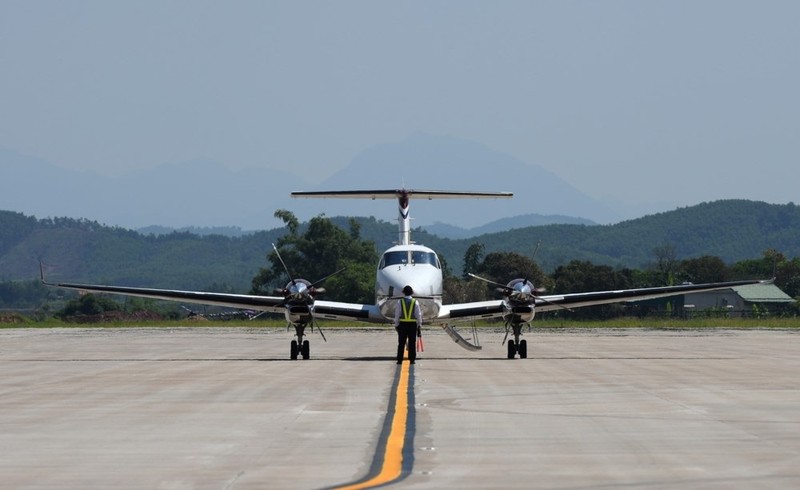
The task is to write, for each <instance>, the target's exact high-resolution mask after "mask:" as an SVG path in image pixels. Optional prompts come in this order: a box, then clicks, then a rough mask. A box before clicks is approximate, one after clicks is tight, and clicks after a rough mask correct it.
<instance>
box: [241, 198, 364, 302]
mask: <svg viewBox="0 0 800 490" xmlns="http://www.w3.org/2000/svg"><path fill="white" fill-rule="evenodd" d="M275 217H277V218H281V219H282V220H283V221H284V223H286V225H287V228H288V230H289V233H288V234H287V235H284V236H283V237H281V238H279V239H278V241H277V244H276V248H277V249H278V250H279V251H280V257H281V258H283V262H284V263H285V264H286V267H287V268H288V274H290V275H291V276H292V277H288V276H287V271H285V270H284V268H283V264H281V261H280V258H279V257H278V254H277V253H276V252H275V250H272V251H271V252H270V253H269V254H268V255H267V260H268V262H269V263H270V265H271V267H268V268H262V269H261V270H260V271H259V272H258V274H257V275H256V276H255V277H254V278H253V280H252V289H251V292H252V294H273V289H274V288H276V287H281V286H283V285H284V284H286V283H287V282H288V281H289V280H290V279H300V278H302V279H306V280H308V281H311V282H312V283H313V282H315V281H319V280H320V279H322V278H324V277H326V276H328V275H330V274H333V273H334V272H336V271H338V270H340V269H343V268H344V269H345V270H344V271H342V272H340V273H338V274H336V275H334V276H332V277H330V278H328V279H326V280H325V284H324V287H325V289H326V290H327V292H328V294H329V295H330V296H331V297H334V298H336V299H337V300H341V301H349V302H357V303H366V302H369V301H372V300H374V298H373V297H372V295H373V294H374V281H375V276H374V267H375V264H376V263H377V262H378V256H377V253H376V252H375V244H374V243H373V242H371V241H365V240H362V239H361V238H360V233H359V227H358V225H357V223H356V222H355V221H353V220H351V221H350V230H349V233H348V232H345V231H344V230H342V229H341V228H339V227H337V226H336V225H334V224H333V223H332V222H331V221H330V220H329V219H328V218H326V217H325V216H324V215H319V216H317V217H314V218H312V219H311V220H310V221H309V222H308V227H307V228H306V230H305V232H304V233H303V234H298V230H299V226H298V221H297V218H296V217H295V216H294V214H292V213H291V212H289V211H286V210H278V211H276V212H275Z"/></svg>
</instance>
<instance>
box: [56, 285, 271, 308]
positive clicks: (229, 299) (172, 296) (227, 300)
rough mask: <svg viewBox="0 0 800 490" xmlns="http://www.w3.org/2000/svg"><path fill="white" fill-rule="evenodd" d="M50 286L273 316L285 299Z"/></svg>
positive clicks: (137, 289) (200, 292)
mask: <svg viewBox="0 0 800 490" xmlns="http://www.w3.org/2000/svg"><path fill="white" fill-rule="evenodd" d="M44 284H46V285H48V286H55V287H59V288H66V289H75V290H78V291H84V292H88V293H106V294H119V295H122V296H136V297H139V298H151V299H160V300H166V301H178V302H182V303H195V304H201V305H214V306H227V307H230V308H243V309H252V310H259V311H269V312H274V313H281V312H283V308H284V307H283V302H284V299H283V298H282V297H280V296H256V295H249V294H228V293H206V292H203V291H180V290H177V289H153V288H132V287H125V286H103V285H96V284H72V283H57V284H51V283H47V282H45V283H44Z"/></svg>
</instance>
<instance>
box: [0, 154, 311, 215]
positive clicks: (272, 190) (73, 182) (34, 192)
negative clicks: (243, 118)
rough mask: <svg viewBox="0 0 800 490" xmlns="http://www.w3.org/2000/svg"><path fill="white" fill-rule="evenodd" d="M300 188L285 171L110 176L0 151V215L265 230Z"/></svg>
mask: <svg viewBox="0 0 800 490" xmlns="http://www.w3.org/2000/svg"><path fill="white" fill-rule="evenodd" d="M305 187H307V185H306V184H304V183H303V182H302V181H301V180H300V179H298V178H297V177H295V176H294V175H292V174H290V173H287V172H283V171H275V170H270V169H266V168H251V169H246V170H242V171H232V170H229V169H228V168H226V167H225V166H223V165H222V164H221V163H219V162H215V161H213V160H192V161H187V162H182V163H175V164H164V165H160V166H157V167H155V168H152V169H148V170H145V171H141V172H136V173H132V174H128V175H125V176H122V177H118V178H111V177H105V176H102V175H99V174H96V173H90V172H74V171H71V170H65V169H62V168H60V167H58V166H57V165H54V164H52V163H50V162H46V161H44V160H41V159H38V158H34V157H30V156H25V155H20V154H18V153H16V152H13V151H10V150H7V149H1V148H0V209H7V210H13V211H19V212H22V213H26V214H33V215H37V216H41V217H47V216H52V217H55V216H81V217H84V218H86V219H90V220H95V221H98V222H100V223H104V224H108V225H113V226H123V227H127V228H140V227H145V226H153V225H158V226H167V227H185V226H198V227H208V226H235V227H241V228H244V229H246V230H265V229H269V228H273V227H276V226H280V225H281V224H282V223H281V222H280V221H278V220H276V219H275V218H274V217H273V214H274V212H275V210H276V209H279V208H281V207H284V208H286V207H288V206H289V204H290V202H289V191H290V190H293V189H301V188H305Z"/></svg>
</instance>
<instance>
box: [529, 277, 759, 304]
mask: <svg viewBox="0 0 800 490" xmlns="http://www.w3.org/2000/svg"><path fill="white" fill-rule="evenodd" d="M771 282H772V281H771V280H768V281H758V280H749V281H729V282H713V283H706V284H681V285H680V286H664V287H656V288H639V289H619V290H616V291H595V292H589V293H571V294H554V295H548V296H539V297H537V298H536V310H537V311H553V310H558V309H563V308H580V307H582V306H594V305H605V304H610V303H626V302H632V301H642V300H646V299H655V298H666V297H668V296H676V295H679V294H686V293H701V292H703V291H714V290H718V289H728V288H732V287H734V286H744V285H746V284H768V283H771Z"/></svg>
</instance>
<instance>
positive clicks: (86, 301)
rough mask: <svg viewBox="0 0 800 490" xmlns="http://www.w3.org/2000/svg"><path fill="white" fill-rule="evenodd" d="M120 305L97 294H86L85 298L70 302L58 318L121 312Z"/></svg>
mask: <svg viewBox="0 0 800 490" xmlns="http://www.w3.org/2000/svg"><path fill="white" fill-rule="evenodd" d="M120 309H121V307H120V305H119V303H117V302H116V301H114V300H113V299H111V298H109V297H107V296H99V295H96V294H84V295H83V296H81V297H79V298H77V299H73V300H70V301H69V302H68V303H67V304H66V305H65V306H64V309H62V310H61V311H60V312H59V313H58V314H57V316H60V317H62V318H63V317H69V316H75V315H97V314H100V313H104V312H106V311H120Z"/></svg>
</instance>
